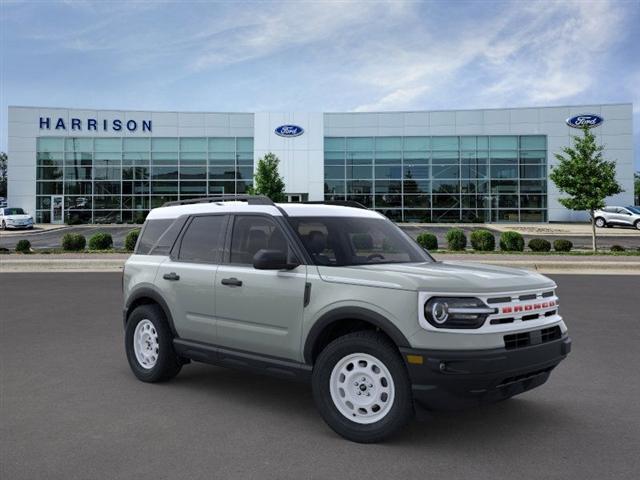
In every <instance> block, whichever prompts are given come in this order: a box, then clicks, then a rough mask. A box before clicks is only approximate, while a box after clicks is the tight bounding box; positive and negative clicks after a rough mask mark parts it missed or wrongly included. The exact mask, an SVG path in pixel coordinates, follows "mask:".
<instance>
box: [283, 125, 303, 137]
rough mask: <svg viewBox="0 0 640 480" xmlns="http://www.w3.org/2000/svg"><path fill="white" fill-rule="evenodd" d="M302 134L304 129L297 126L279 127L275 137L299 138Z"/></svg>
mask: <svg viewBox="0 0 640 480" xmlns="http://www.w3.org/2000/svg"><path fill="white" fill-rule="evenodd" d="M303 133H304V129H303V128H302V127H299V126H297V125H281V126H279V127H278V128H276V135H280V136H281V137H299V136H300V135H302V134H303Z"/></svg>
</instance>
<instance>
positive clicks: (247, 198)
mask: <svg viewBox="0 0 640 480" xmlns="http://www.w3.org/2000/svg"><path fill="white" fill-rule="evenodd" d="M237 201H241V202H242V201H244V202H247V204H249V205H271V206H276V204H275V203H273V201H272V200H271V199H270V198H269V197H267V196H265V195H216V196H212V197H202V198H188V199H186V200H178V201H175V202H166V203H165V204H163V205H162V206H163V207H175V206H176V205H193V204H195V203H217V202H237Z"/></svg>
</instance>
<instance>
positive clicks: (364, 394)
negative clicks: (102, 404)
mask: <svg viewBox="0 0 640 480" xmlns="http://www.w3.org/2000/svg"><path fill="white" fill-rule="evenodd" d="M241 198H242V200H243V201H233V202H231V201H223V199H221V198H213V199H212V198H209V199H202V200H189V201H184V202H174V203H170V204H166V205H165V206H163V207H161V208H156V209H154V210H152V211H151V212H150V213H149V215H148V217H147V220H146V222H145V224H144V226H143V228H142V231H141V234H140V237H139V239H138V242H137V245H136V248H135V251H134V254H133V255H132V256H131V257H130V258H129V259H128V260H127V262H126V265H125V269H124V279H123V288H124V298H125V303H124V328H125V348H126V354H127V359H128V361H129V364H130V366H131V369H132V370H133V373H134V374H135V375H136V377H138V378H139V379H140V380H142V381H144V382H158V381H163V380H168V379H170V378H172V377H174V376H175V375H176V374H177V373H178V372H179V371H180V369H181V368H182V366H183V365H184V364H186V363H189V362H190V361H192V360H193V361H199V362H207V363H211V364H215V365H221V366H227V367H233V368H246V369H251V370H254V371H259V372H264V373H269V374H273V375H279V376H283V377H287V378H291V379H299V380H303V381H310V383H311V385H312V390H313V396H314V399H315V402H316V405H317V408H318V410H319V412H320V414H321V415H322V417H323V418H324V419H325V421H326V422H327V423H328V424H329V426H330V427H331V428H333V430H335V431H336V432H337V433H339V434H340V435H343V436H344V437H346V438H348V439H350V440H353V441H357V442H375V441H379V440H382V439H384V438H386V437H387V436H388V435H390V434H392V433H394V432H395V431H397V430H398V429H399V428H400V427H402V426H403V425H404V424H405V423H406V422H407V421H408V420H409V419H410V418H411V417H412V415H413V413H414V402H415V403H416V404H418V405H422V406H426V407H427V408H428V409H453V408H459V407H463V406H467V405H477V404H480V403H484V402H496V401H499V400H505V399H507V398H509V397H512V396H513V395H517V394H519V393H522V392H524V391H527V390H530V389H532V388H535V387H537V386H539V385H542V384H543V383H544V382H545V381H546V380H547V378H548V377H549V374H550V373H551V371H552V370H553V369H554V368H555V367H556V366H557V365H558V363H560V361H561V360H563V359H564V358H565V357H566V355H567V354H568V353H569V351H570V349H571V340H570V339H569V337H568V335H567V328H566V326H565V324H564V322H563V320H562V318H561V317H560V315H559V314H558V298H557V296H556V293H555V289H556V285H555V283H554V282H553V281H551V280H550V279H548V278H546V277H544V276H542V275H539V274H537V273H534V272H529V271H525V270H517V269H511V268H501V267H495V266H488V265H473V264H464V263H457V262H439V261H436V260H434V259H433V258H432V257H431V256H430V255H429V253H428V252H427V251H425V250H423V249H421V248H420V247H419V246H418V245H417V244H416V243H415V242H414V241H413V240H412V239H411V238H410V237H409V236H408V235H407V234H405V233H404V232H403V231H402V230H401V229H400V228H399V227H398V226H396V225H395V224H394V223H393V222H391V221H390V220H388V219H387V218H386V217H384V216H382V215H381V214H379V213H377V212H374V211H371V210H367V209H365V208H353V207H347V206H338V205H329V204H274V203H272V202H271V201H270V200H269V199H268V198H266V197H260V196H242V197H241ZM343 203H347V202H343Z"/></svg>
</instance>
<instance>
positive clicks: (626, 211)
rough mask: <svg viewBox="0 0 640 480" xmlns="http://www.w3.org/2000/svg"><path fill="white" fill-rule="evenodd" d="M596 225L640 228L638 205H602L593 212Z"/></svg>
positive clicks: (601, 226) (639, 209)
mask: <svg viewBox="0 0 640 480" xmlns="http://www.w3.org/2000/svg"><path fill="white" fill-rule="evenodd" d="M594 218H595V221H596V227H600V228H603V227H614V226H616V225H617V226H624V227H635V228H637V229H638V230H640V207H633V206H629V207H604V208H603V209H602V210H596V211H595V212H594Z"/></svg>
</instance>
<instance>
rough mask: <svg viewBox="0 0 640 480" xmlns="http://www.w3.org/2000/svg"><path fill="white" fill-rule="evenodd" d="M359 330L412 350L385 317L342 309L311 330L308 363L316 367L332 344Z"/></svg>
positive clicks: (306, 351)
mask: <svg viewBox="0 0 640 480" xmlns="http://www.w3.org/2000/svg"><path fill="white" fill-rule="evenodd" d="M357 330H377V331H380V332H382V333H383V334H385V335H386V336H387V337H389V339H390V340H391V341H392V342H393V343H394V344H395V345H396V347H410V344H409V341H408V340H407V338H406V337H405V336H404V334H403V333H402V332H401V331H400V329H399V328H398V327H396V326H395V325H394V324H393V323H392V322H391V321H390V320H389V319H387V318H386V317H384V316H383V315H381V314H379V313H377V312H374V311H372V310H368V309H366V308H363V307H339V308H336V309H335V310H331V311H330V312H327V313H325V314H323V315H322V316H321V317H320V318H319V319H318V320H317V321H316V322H315V324H314V325H313V327H311V330H310V331H309V334H308V335H307V338H306V340H305V343H304V349H303V356H304V361H305V363H307V364H309V365H312V364H313V363H314V362H315V359H316V358H317V356H318V354H319V353H320V352H321V351H322V349H323V348H324V347H325V346H326V345H328V344H329V343H330V342H331V341H332V340H334V339H335V338H337V337H338V336H341V335H343V334H345V333H350V332H353V331H357Z"/></svg>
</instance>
